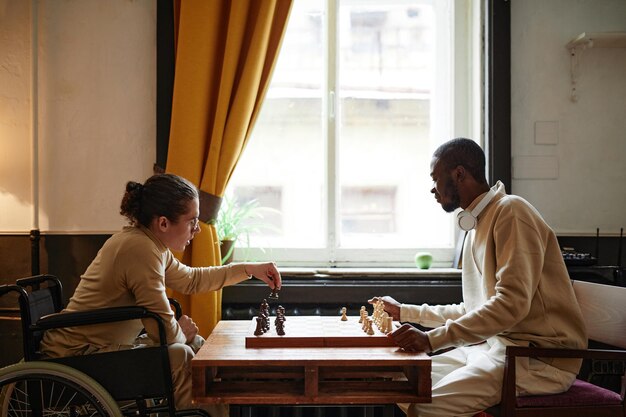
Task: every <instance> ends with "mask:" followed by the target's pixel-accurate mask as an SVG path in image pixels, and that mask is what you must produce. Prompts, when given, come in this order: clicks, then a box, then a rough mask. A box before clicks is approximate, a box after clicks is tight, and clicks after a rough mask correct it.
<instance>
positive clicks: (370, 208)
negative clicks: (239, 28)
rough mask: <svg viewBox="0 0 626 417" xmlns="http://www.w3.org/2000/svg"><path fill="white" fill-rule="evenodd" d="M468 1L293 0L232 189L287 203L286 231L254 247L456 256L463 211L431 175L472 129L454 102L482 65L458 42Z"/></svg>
mask: <svg viewBox="0 0 626 417" xmlns="http://www.w3.org/2000/svg"><path fill="white" fill-rule="evenodd" d="M467 4H468V3H467V2H465V1H457V2H455V1H453V0H430V1H429V0H418V1H412V0H401V1H394V0H388V1H373V0H338V1H328V2H327V1H319V0H298V1H295V2H294V3H293V8H292V11H291V15H290V20H289V23H288V27H287V31H286V34H285V37H284V40H283V44H282V48H281V52H280V55H279V59H278V61H277V64H276V67H275V70H274V74H273V78H272V81H271V84H270V87H269V90H268V92H267V95H266V99H265V101H264V104H263V108H262V110H261V113H260V115H259V118H258V119H257V122H256V125H255V128H254V131H253V133H252V135H251V137H250V141H249V142H248V145H247V148H246V149H245V151H244V154H243V156H242V158H241V160H240V161H239V164H238V166H237V169H236V170H235V173H234V175H233V178H232V180H231V182H230V183H229V188H228V190H227V193H229V194H230V195H234V196H235V197H236V198H238V199H241V200H242V201H248V200H250V199H253V198H256V199H257V200H258V201H259V202H260V203H261V205H262V206H265V207H270V208H272V209H273V210H275V214H273V215H272V216H270V217H269V218H268V219H267V221H268V223H269V224H271V226H272V228H273V229H272V230H273V231H272V232H271V233H259V234H258V235H256V236H254V235H253V236H252V239H251V245H252V246H258V247H262V248H264V250H263V254H265V255H266V256H267V257H268V258H269V259H275V260H278V261H286V262H289V261H291V262H293V263H294V264H306V263H307V262H305V261H308V262H312V263H316V264H320V265H341V264H342V263H345V264H349V265H358V264H363V265H365V264H371V263H372V262H374V263H376V264H380V265H389V266H391V265H398V266H401V265H409V264H412V262H413V260H412V254H414V253H415V251H416V250H418V249H419V250H424V249H432V250H434V251H438V252H437V255H436V260H437V259H438V260H440V261H442V262H444V263H445V262H448V261H449V262H451V260H452V257H453V252H454V250H453V249H454V246H455V243H456V238H455V235H456V230H455V225H454V222H453V216H450V215H449V214H447V213H444V212H443V210H442V209H441V207H440V206H439V205H438V204H437V203H436V201H435V200H434V198H433V195H432V194H431V193H430V189H431V188H432V183H431V180H430V175H429V174H430V159H431V155H432V152H433V150H434V149H435V148H436V147H437V146H438V145H439V144H441V143H443V142H444V141H446V140H448V139H450V138H452V137H454V134H455V133H457V132H459V131H460V132H461V133H462V132H463V129H458V122H457V119H458V116H457V119H455V111H454V109H455V108H458V106H459V103H458V102H456V103H455V100H457V97H458V96H463V97H465V96H467V90H464V91H463V92H461V93H458V94H457V92H456V91H457V90H458V89H459V82H458V81H454V80H455V79H456V80H458V79H461V80H462V79H464V77H456V78H455V77H454V76H453V74H454V73H455V72H459V71H465V72H464V73H467V65H469V64H468V63H467V62H460V61H462V60H459V59H456V60H455V59H453V56H455V51H456V50H455V46H454V45H453V43H452V40H453V39H459V38H463V36H459V31H462V30H465V29H464V26H463V25H461V26H459V25H456V27H455V25H454V23H453V22H455V19H457V20H458V16H459V14H460V11H459V10H457V9H456V8H455V7H457V8H458V7H459V5H467ZM455 12H456V14H455ZM455 31H456V32H455ZM468 36H469V35H468ZM466 38H467V37H466ZM464 47H466V45H464ZM457 55H458V54H457ZM459 56H471V54H464V55H459ZM454 83H456V84H454ZM455 106H456V107H455ZM462 106H464V107H467V106H465V105H464V104H462ZM466 113H470V110H467V111H466ZM457 136H459V135H458V134H457ZM465 136H471V135H470V134H466V135H465ZM276 213H279V214H276ZM373 254H374V255H373ZM259 257H260V258H262V257H264V255H259ZM448 258H449V259H448ZM399 259H403V260H402V261H400V262H399V261H398V260H399ZM444 266H445V265H444Z"/></svg>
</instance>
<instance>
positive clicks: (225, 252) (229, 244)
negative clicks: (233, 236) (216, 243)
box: [220, 240, 235, 265]
mask: <svg viewBox="0 0 626 417" xmlns="http://www.w3.org/2000/svg"><path fill="white" fill-rule="evenodd" d="M234 254H235V241H234V240H222V241H221V242H220V257H221V259H222V265H226V264H229V263H231V262H232V261H233V255H234Z"/></svg>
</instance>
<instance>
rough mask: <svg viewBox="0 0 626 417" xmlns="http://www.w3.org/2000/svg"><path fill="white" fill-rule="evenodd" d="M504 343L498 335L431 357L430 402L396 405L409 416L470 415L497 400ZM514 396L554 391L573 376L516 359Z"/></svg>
mask: <svg viewBox="0 0 626 417" xmlns="http://www.w3.org/2000/svg"><path fill="white" fill-rule="evenodd" d="M505 349H506V344H505V343H504V342H503V341H502V340H501V339H500V338H498V337H494V338H491V339H489V341H488V342H485V343H481V344H479V345H473V346H465V347H460V348H456V349H453V350H451V351H448V352H446V353H443V354H440V355H435V356H432V402H431V403H425V404H398V406H399V407H400V408H401V409H402V411H404V412H405V413H406V414H407V416H409V417H418V416H419V417H445V416H450V417H465V416H467V417H471V416H473V415H474V414H476V413H478V412H480V411H483V410H485V409H486V408H489V407H491V406H494V405H496V404H498V403H499V402H500V397H501V394H502V379H503V376H504V358H505ZM516 376H517V391H518V395H530V394H539V393H558V392H563V391H566V390H567V389H569V387H570V386H571V384H572V383H573V382H574V379H575V378H576V375H575V374H573V373H571V372H567V371H563V370H560V369H558V368H555V367H553V366H551V365H548V364H546V363H544V362H541V361H539V360H536V359H532V358H531V359H530V360H527V359H526V360H523V359H521V360H520V359H518V362H517V367H516Z"/></svg>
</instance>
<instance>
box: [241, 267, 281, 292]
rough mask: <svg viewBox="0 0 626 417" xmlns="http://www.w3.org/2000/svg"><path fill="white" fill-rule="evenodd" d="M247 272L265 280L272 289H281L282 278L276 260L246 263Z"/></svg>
mask: <svg viewBox="0 0 626 417" xmlns="http://www.w3.org/2000/svg"><path fill="white" fill-rule="evenodd" d="M245 269H246V274H248V275H252V276H253V277H255V278H258V279H260V280H261V281H264V282H265V283H266V284H267V285H268V286H269V287H270V288H271V289H277V290H280V287H281V286H282V278H281V277H280V272H278V269H277V268H276V264H275V263H274V262H260V263H247V264H245Z"/></svg>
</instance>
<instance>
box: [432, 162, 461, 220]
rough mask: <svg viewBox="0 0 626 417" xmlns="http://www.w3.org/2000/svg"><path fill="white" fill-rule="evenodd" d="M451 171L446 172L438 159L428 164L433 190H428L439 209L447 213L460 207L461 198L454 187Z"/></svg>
mask: <svg viewBox="0 0 626 417" xmlns="http://www.w3.org/2000/svg"><path fill="white" fill-rule="evenodd" d="M451 173H452V171H449V172H448V171H446V170H445V168H444V164H443V163H441V161H440V160H439V159H438V158H433V159H432V161H431V163H430V176H431V178H432V179H433V188H432V189H431V190H430V192H431V193H433V194H434V195H435V199H436V200H437V202H438V203H439V204H441V207H442V208H443V209H444V210H445V211H446V212H448V213H451V212H453V211H454V210H456V209H457V208H459V207H460V206H461V197H460V196H459V190H458V188H457V186H456V183H455V181H454V178H453V177H452V175H451Z"/></svg>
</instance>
